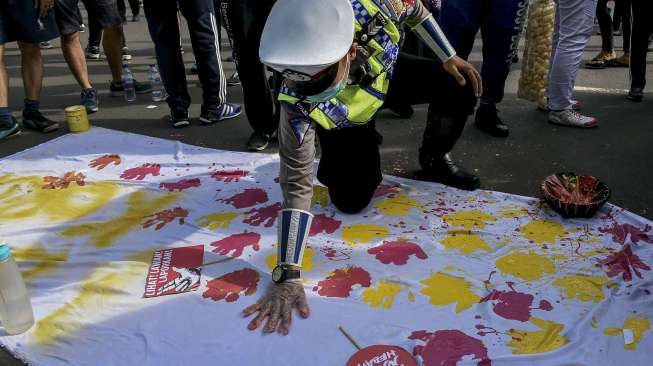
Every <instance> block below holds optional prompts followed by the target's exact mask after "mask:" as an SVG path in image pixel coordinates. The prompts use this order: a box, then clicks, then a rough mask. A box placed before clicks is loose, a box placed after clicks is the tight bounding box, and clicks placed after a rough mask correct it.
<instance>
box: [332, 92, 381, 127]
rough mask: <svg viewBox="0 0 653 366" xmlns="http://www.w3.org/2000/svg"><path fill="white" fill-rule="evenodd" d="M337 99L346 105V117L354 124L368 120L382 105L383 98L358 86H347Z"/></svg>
mask: <svg viewBox="0 0 653 366" xmlns="http://www.w3.org/2000/svg"><path fill="white" fill-rule="evenodd" d="M338 100H339V101H340V102H341V103H344V104H345V105H346V106H347V109H348V112H347V119H348V120H349V122H351V123H354V124H363V123H367V122H369V121H370V120H371V119H372V117H374V114H375V113H376V112H377V111H378V110H379V108H381V105H383V100H380V99H378V98H376V97H375V96H374V95H372V94H370V93H368V92H366V91H365V90H364V89H363V88H360V87H356V88H347V89H346V90H344V91H343V92H342V93H340V95H338Z"/></svg>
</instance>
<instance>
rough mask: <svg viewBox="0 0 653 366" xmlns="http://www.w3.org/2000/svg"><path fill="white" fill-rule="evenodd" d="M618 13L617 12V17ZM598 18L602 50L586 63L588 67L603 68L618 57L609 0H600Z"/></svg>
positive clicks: (597, 11) (597, 7)
mask: <svg viewBox="0 0 653 366" xmlns="http://www.w3.org/2000/svg"><path fill="white" fill-rule="evenodd" d="M617 17H618V14H616V12H615V18H617ZM596 19H597V20H598V22H599V29H601V52H599V54H598V55H596V57H594V58H593V59H592V60H590V61H589V62H587V63H586V64H585V67H586V68H588V69H603V68H605V66H606V65H607V63H608V62H610V61H612V60H614V59H616V58H617V54H616V53H615V52H614V36H613V34H612V17H611V16H610V8H608V0H598V1H597V6H596Z"/></svg>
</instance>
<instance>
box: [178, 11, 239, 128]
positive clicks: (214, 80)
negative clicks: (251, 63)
mask: <svg viewBox="0 0 653 366" xmlns="http://www.w3.org/2000/svg"><path fill="white" fill-rule="evenodd" d="M179 7H180V10H181V13H182V15H183V16H184V17H185V18H186V21H187V23H188V31H189V32H190V38H191V43H192V46H193V52H194V53H195V60H196V61H197V71H198V76H199V79H200V82H201V84H202V91H203V93H202V94H203V95H202V99H203V103H202V112H201V114H200V122H202V123H203V124H212V123H216V122H219V121H222V120H225V119H230V118H234V117H237V116H239V115H240V114H241V107H240V105H238V104H233V103H227V101H226V100H227V82H226V80H225V77H224V71H223V69H222V61H221V59H220V44H219V42H218V33H219V32H220V24H219V19H220V17H219V16H217V15H216V9H215V8H214V6H213V0H186V1H181V2H180V3H179ZM217 10H219V9H217ZM177 39H178V37H177V38H175V41H176V40H177ZM179 60H181V57H179ZM181 66H182V67H183V64H182V65H181Z"/></svg>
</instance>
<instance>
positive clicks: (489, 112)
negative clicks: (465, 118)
mask: <svg viewBox="0 0 653 366" xmlns="http://www.w3.org/2000/svg"><path fill="white" fill-rule="evenodd" d="M475 124H476V127H478V129H480V130H481V131H483V132H485V133H488V134H490V135H492V136H494V137H508V135H509V134H510V129H509V128H508V126H507V125H506V124H505V123H503V122H502V121H501V119H500V118H499V114H498V111H497V107H496V106H495V105H494V104H481V105H480V107H478V109H477V110H476V121H475Z"/></svg>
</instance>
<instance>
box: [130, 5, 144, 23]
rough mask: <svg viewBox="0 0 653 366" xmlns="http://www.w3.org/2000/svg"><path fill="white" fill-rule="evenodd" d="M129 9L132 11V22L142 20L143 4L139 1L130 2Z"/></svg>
mask: <svg viewBox="0 0 653 366" xmlns="http://www.w3.org/2000/svg"><path fill="white" fill-rule="evenodd" d="M129 8H130V9H131V11H132V22H137V21H139V20H141V15H140V14H141V3H140V1H139V0H129Z"/></svg>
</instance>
